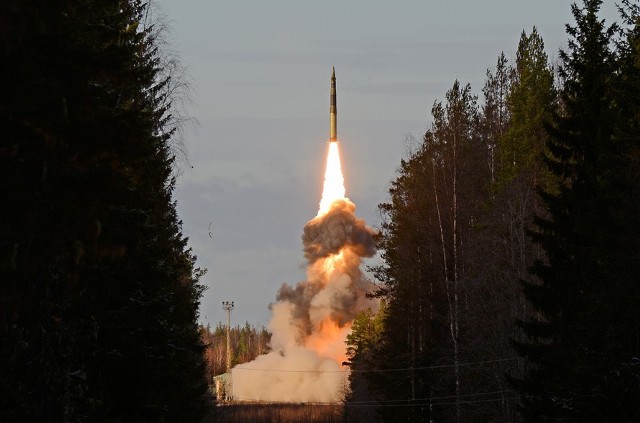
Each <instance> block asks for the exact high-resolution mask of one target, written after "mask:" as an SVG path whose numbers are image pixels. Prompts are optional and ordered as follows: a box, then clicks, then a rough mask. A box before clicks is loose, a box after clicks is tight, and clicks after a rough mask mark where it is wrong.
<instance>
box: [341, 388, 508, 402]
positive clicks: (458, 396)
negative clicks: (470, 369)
mask: <svg viewBox="0 0 640 423" xmlns="http://www.w3.org/2000/svg"><path fill="white" fill-rule="evenodd" d="M511 392H515V391H514V390H513V389H506V390H502V391H491V392H478V393H473V394H460V395H447V396H441V397H429V398H414V399H398V400H380V401H377V400H371V401H349V402H348V403H347V404H381V403H390V402H413V401H433V400H441V399H454V398H463V397H477V396H482V395H497V394H506V393H511ZM500 399H501V398H500Z"/></svg>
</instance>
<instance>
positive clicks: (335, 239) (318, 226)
mask: <svg viewBox="0 0 640 423" xmlns="http://www.w3.org/2000/svg"><path fill="white" fill-rule="evenodd" d="M355 209H356V206H355V204H353V203H352V202H351V201H349V200H348V199H346V198H345V199H340V200H336V201H334V202H333V204H332V205H331V208H330V209H329V211H328V212H327V213H326V214H324V215H322V216H318V217H316V218H315V219H313V220H310V221H309V222H308V223H307V224H306V225H304V234H303V235H302V243H303V244H304V257H305V258H306V259H307V260H308V261H309V263H313V262H315V261H316V260H318V259H319V258H323V257H327V256H329V255H331V254H336V253H338V252H339V251H340V250H341V249H342V248H343V247H345V246H349V249H350V250H351V251H352V252H354V253H355V254H357V255H358V256H360V257H371V256H373V255H374V254H375V252H376V248H375V242H374V240H373V235H374V232H373V231H372V230H371V229H370V228H368V227H367V225H366V223H365V221H364V220H362V219H359V218H357V217H356V215H355Z"/></svg>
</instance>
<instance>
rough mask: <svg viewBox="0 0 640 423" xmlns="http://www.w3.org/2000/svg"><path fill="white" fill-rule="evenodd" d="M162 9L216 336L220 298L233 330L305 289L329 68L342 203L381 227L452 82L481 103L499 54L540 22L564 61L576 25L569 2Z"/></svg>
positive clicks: (186, 187) (552, 52)
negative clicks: (186, 86)
mask: <svg viewBox="0 0 640 423" xmlns="http://www.w3.org/2000/svg"><path fill="white" fill-rule="evenodd" d="M156 1H157V4H158V5H159V7H160V9H161V10H162V13H163V14H164V15H165V17H166V19H165V20H166V22H167V23H168V26H169V33H168V35H167V40H168V41H169V48H170V49H171V50H172V51H173V52H174V53H176V54H177V55H178V56H179V57H180V58H181V59H182V61H183V63H184V64H185V65H186V67H187V70H188V73H189V79H188V81H189V83H190V85H191V97H192V102H191V104H190V105H189V106H188V107H187V112H188V114H189V115H190V116H192V117H194V118H195V119H197V121H198V125H196V126H195V127H192V128H188V130H187V131H186V133H185V144H186V149H187V154H188V159H189V164H188V165H187V164H186V163H184V161H183V162H182V163H181V164H180V165H181V172H182V173H181V176H180V177H179V179H178V184H177V190H176V194H175V196H176V200H177V201H178V212H179V215H180V218H181V219H182V220H183V222H184V227H183V229H184V233H185V234H186V235H187V236H189V238H190V246H191V247H192V248H193V250H194V252H195V254H196V255H197V256H198V265H199V266H201V267H206V268H207V269H208V273H207V274H206V275H205V276H204V278H203V282H204V284H205V285H206V286H207V287H208V289H207V291H206V293H205V295H204V297H203V298H202V304H201V307H200V312H201V317H200V319H201V321H202V322H204V323H207V322H210V323H211V324H212V325H215V324H216V323H217V322H219V321H223V320H225V319H226V317H225V314H224V311H223V310H222V304H221V302H222V301H225V300H228V301H235V304H236V307H235V310H234V311H233V313H232V324H242V323H244V322H245V321H249V322H251V323H253V324H257V325H262V324H266V323H267V322H268V320H269V317H270V312H269V310H268V306H269V303H270V302H272V301H273V300H274V299H275V294H276V291H277V289H278V288H279V287H280V285H282V283H289V284H294V283H296V282H298V281H301V280H304V277H305V275H304V265H305V262H304V258H303V256H302V244H301V240H300V237H301V235H302V227H303V225H304V224H305V223H306V222H307V221H308V220H310V219H311V218H313V217H314V216H315V215H316V213H317V209H318V202H319V201H320V194H321V190H322V176H323V175H322V173H323V167H324V158H325V155H326V148H327V146H326V141H327V139H328V137H329V78H330V76H331V66H335V67H336V77H337V90H338V138H339V139H340V142H341V152H342V159H343V171H344V174H345V185H346V189H347V196H348V197H349V198H350V199H351V200H353V201H354V202H355V204H356V205H357V214H358V215H359V217H362V218H364V219H365V220H366V221H367V222H368V224H369V225H370V226H373V227H376V226H378V225H379V223H380V218H379V214H378V209H377V205H378V204H379V203H381V202H384V201H386V199H387V190H388V187H389V182H390V181H391V180H392V179H393V178H394V175H395V170H396V168H397V167H398V165H399V163H400V159H401V158H402V157H403V156H404V155H405V152H406V142H405V138H406V136H407V135H412V136H414V137H415V138H416V139H418V140H420V139H421V138H422V136H423V134H424V132H425V130H426V128H427V126H428V125H429V123H430V122H431V117H430V110H431V106H432V105H433V102H434V101H435V100H438V99H443V98H444V95H445V93H446V91H447V89H449V88H450V87H451V85H452V84H453V82H454V80H456V79H458V80H459V81H460V82H462V83H467V82H468V83H471V86H472V89H473V91H474V92H475V93H477V94H478V95H479V96H480V95H481V88H482V85H483V83H484V78H485V73H486V69H487V68H493V67H494V66H495V63H496V61H497V58H498V55H499V54H500V52H502V51H504V52H505V54H506V55H507V58H509V59H513V57H514V55H515V51H516V48H517V43H518V40H519V37H520V33H521V32H522V30H523V29H524V30H526V31H527V32H530V31H531V28H532V26H533V25H535V26H536V27H537V28H538V31H539V33H540V34H541V36H542V37H543V39H544V41H545V45H546V49H547V53H548V55H549V58H550V60H556V58H557V56H558V54H557V52H558V49H559V48H562V47H564V46H565V43H566V40H567V36H566V34H565V29H564V25H565V23H568V22H572V17H571V12H570V2H568V1H562V0H448V1H376V0H366V1H329V0H324V1H302V0H299V1H294V0H287V1H279V0H270V1H267V0H264V1H258V0H253V1H242V0H228V1H216V0H156ZM605 3H607V4H605V6H604V10H603V13H602V15H603V16H605V17H609V20H610V19H611V18H614V19H615V17H616V13H615V6H614V4H613V2H611V1H608V2H605ZM481 100H482V98H481V96H480V101H481ZM191 166H193V168H191ZM210 223H211V231H212V234H211V237H210V236H209V231H210V229H209V226H210Z"/></svg>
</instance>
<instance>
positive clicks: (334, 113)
mask: <svg viewBox="0 0 640 423" xmlns="http://www.w3.org/2000/svg"><path fill="white" fill-rule="evenodd" d="M329 119H330V126H331V130H330V135H329V142H336V141H338V105H337V103H336V68H335V67H334V68H333V72H332V73H331V105H330V106H329Z"/></svg>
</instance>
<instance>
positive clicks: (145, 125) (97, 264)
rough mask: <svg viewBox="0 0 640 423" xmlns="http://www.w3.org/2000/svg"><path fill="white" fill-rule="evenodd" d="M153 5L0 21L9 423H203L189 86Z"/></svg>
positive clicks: (81, 8) (12, 5) (113, 2)
mask: <svg viewBox="0 0 640 423" xmlns="http://www.w3.org/2000/svg"><path fill="white" fill-rule="evenodd" d="M160 34H161V25H160V23H159V22H156V21H155V20H154V18H153V13H151V11H150V10H149V4H148V3H147V2H146V1H142V0H99V1H98V0H82V1H79V0H78V1H76V0H68V1H53V2H52V1H46V0H34V1H28V2H25V1H21V0H7V1H3V2H2V6H1V7H0V68H1V69H2V75H3V78H2V80H3V84H2V91H1V94H0V134H2V135H1V136H0V192H1V193H2V207H0V421H3V422H48V421H55V422H81V421H141V422H143V421H185V422H186V421H200V420H201V419H202V416H203V415H204V413H205V412H206V407H207V406H208V405H207V404H206V401H205V397H204V395H205V394H206V391H207V385H206V380H205V363H204V360H203V352H204V345H203V343H202V342H201V340H200V334H199V331H198V325H197V316H198V305H199V301H200V297H201V294H202V291H203V286H202V285H201V284H200V283H199V282H198V279H199V277H200V276H201V275H202V273H203V272H202V271H200V270H198V269H195V268H194V261H195V257H194V256H193V254H192V253H191V251H190V250H189V249H188V248H187V240H186V239H185V238H184V236H183V235H182V233H181V222H180V221H179V220H178V217H177V214H176V207H175V203H174V202H173V199H172V193H173V189H174V182H175V181H174V178H173V176H172V175H173V173H174V149H173V148H172V146H173V144H174V143H175V142H176V141H175V131H176V129H177V124H178V119H177V117H176V115H174V114H173V113H174V107H173V105H172V102H173V101H174V100H175V98H174V94H175V93H176V92H177V91H176V88H179V86H180V84H181V83H182V81H180V80H179V79H176V78H175V73H174V71H175V69H176V67H175V65H176V64H175V62H173V61H171V60H170V58H169V57H168V56H166V55H164V54H163V52H162V49H161V46H162V40H161V38H160Z"/></svg>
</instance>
